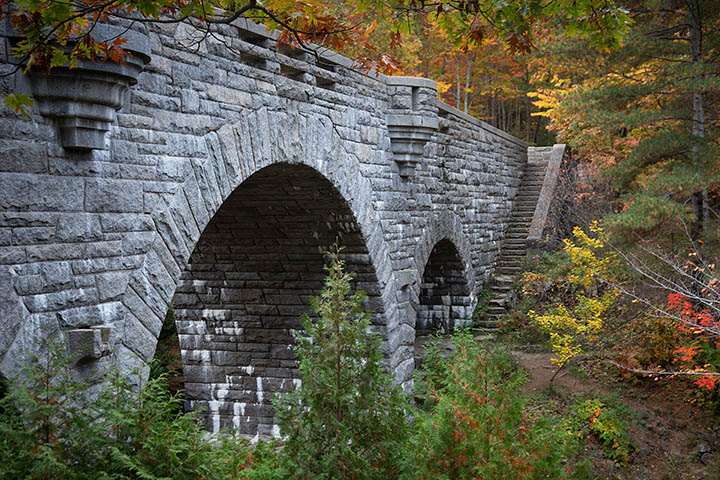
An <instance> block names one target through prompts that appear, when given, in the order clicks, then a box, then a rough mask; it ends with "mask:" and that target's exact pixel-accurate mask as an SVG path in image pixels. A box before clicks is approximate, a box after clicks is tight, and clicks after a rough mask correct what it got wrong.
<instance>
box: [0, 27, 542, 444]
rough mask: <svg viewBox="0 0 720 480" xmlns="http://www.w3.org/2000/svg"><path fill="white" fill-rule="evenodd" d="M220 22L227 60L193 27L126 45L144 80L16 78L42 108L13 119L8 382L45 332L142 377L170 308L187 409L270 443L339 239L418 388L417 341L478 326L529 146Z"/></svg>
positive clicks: (9, 141)
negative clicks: (297, 339)
mask: <svg viewBox="0 0 720 480" xmlns="http://www.w3.org/2000/svg"><path fill="white" fill-rule="evenodd" d="M227 28H228V31H227V32H226V34H227V37H226V38H225V40H227V41H230V42H232V44H233V47H234V48H233V49H227V48H225V45H224V44H223V43H222V42H221V41H219V40H218V39H217V38H208V39H207V40H205V41H204V43H202V44H200V47H201V48H200V50H199V51H198V52H195V53H189V52H187V51H184V50H180V49H178V47H177V44H178V41H179V40H182V39H183V38H186V37H187V36H188V35H191V34H192V32H188V31H187V28H186V27H185V26H183V25H160V26H156V27H154V29H153V30H151V31H149V32H139V33H138V32H134V33H132V35H133V36H132V38H131V39H130V42H129V45H131V47H132V49H134V50H133V52H134V59H135V60H134V62H135V64H136V65H135V64H134V65H135V66H134V67H133V65H130V66H128V68H130V67H133V68H135V71H103V68H105V67H103V66H101V65H89V64H84V65H81V66H80V68H79V69H77V70H75V71H69V73H68V71H63V70H62V69H60V70H59V71H57V72H56V73H55V74H54V75H56V77H52V76H51V77H49V79H48V77H44V76H42V75H40V74H29V75H28V76H23V75H22V74H17V75H15V76H14V77H11V78H10V80H8V82H9V83H8V84H7V85H6V87H8V88H10V89H12V90H15V91H25V92H29V93H31V94H32V95H33V97H34V99H35V111H34V113H33V114H32V116H31V118H29V119H28V118H21V117H19V116H16V115H15V114H13V113H11V112H8V111H5V110H3V111H2V112H1V115H2V117H1V118H0V122H1V125H2V128H1V129H0V154H1V155H0V312H2V319H1V320H0V373H2V375H5V376H9V375H13V373H14V372H17V371H18V368H19V365H20V364H21V363H22V362H23V358H24V355H26V354H27V352H32V351H36V350H37V349H38V348H39V344H40V343H41V339H42V338H43V337H46V336H47V335H49V334H52V333H53V332H60V333H61V335H62V336H63V337H64V338H65V339H66V341H67V342H68V344H69V345H70V346H71V348H72V349H74V350H76V351H77V352H78V358H80V359H81V361H79V362H78V366H77V368H78V371H81V372H85V371H93V370H95V369H98V368H103V367H104V366H106V365H108V364H111V363H115V364H118V365H120V366H121V368H123V369H131V368H132V367H140V368H141V369H144V368H146V365H147V362H149V361H150V360H151V359H152V358H153V355H154V351H155V345H156V342H157V336H158V335H159V333H160V329H161V327H162V323H163V319H164V317H165V314H166V312H167V310H168V308H169V307H172V308H174V310H175V312H176V315H177V326H178V332H179V335H180V344H181V348H182V350H183V363H184V369H185V381H186V391H187V397H188V399H189V403H190V404H191V406H204V407H206V409H207V412H208V424H209V426H210V428H211V429H217V428H224V427H228V426H234V427H236V428H239V429H240V430H242V431H243V432H245V433H253V432H260V433H270V432H271V431H272V425H273V421H272V408H271V406H270V404H269V398H270V394H271V393H272V392H275V391H282V390H285V389H287V388H292V385H293V384H294V383H295V382H296V381H297V378H296V376H297V372H296V369H295V359H294V358H293V356H292V352H291V350H290V347H289V346H290V344H291V342H292V331H293V330H294V329H297V328H298V326H299V324H298V317H299V314H300V313H302V312H305V311H307V310H308V298H309V297H310V296H311V295H313V294H316V293H317V292H318V291H319V288H320V287H321V280H322V275H323V271H322V267H323V255H322V252H323V251H325V250H326V249H328V248H329V247H330V245H331V244H332V243H333V242H334V240H335V238H339V239H340V242H341V243H342V244H343V245H345V246H346V250H345V252H344V255H345V258H346V260H347V261H348V263H349V267H350V269H352V270H353V271H355V272H357V277H356V284H357V286H358V287H360V288H362V289H364V290H366V291H367V292H368V294H369V297H368V300H367V301H368V307H369V308H371V309H372V310H373V311H374V312H375V314H374V320H373V328H374V329H375V330H376V331H377V332H378V333H380V334H381V335H382V337H383V339H384V346H383V349H384V353H385V355H386V359H387V365H388V367H389V369H390V370H391V371H392V372H393V373H394V374H395V377H396V378H397V381H398V382H400V383H401V384H403V386H404V387H406V388H408V389H410V388H412V372H413V368H414V359H413V342H414V338H415V332H416V330H428V329H434V328H449V327H452V326H453V325H454V326H458V325H463V324H468V323H469V322H470V318H471V314H472V309H473V307H474V305H475V301H476V295H477V292H478V290H479V289H480V288H481V286H482V284H483V283H484V282H485V281H486V280H488V278H489V276H490V274H491V273H492V270H493V268H494V265H495V263H496V261H497V256H498V252H499V249H500V245H501V242H502V241H503V236H504V232H505V229H506V227H507V224H508V221H509V213H510V211H511V208H512V205H513V198H514V195H515V193H516V191H517V188H518V185H519V183H520V178H521V176H522V174H523V170H524V167H525V164H526V163H527V148H528V147H527V145H526V144H524V143H523V142H522V141H520V140H518V139H516V138H514V137H512V136H510V135H508V134H506V133H504V132H501V131H499V130H497V129H494V128H493V127H491V126H489V125H487V124H485V123H483V122H481V121H479V120H477V119H474V118H472V117H470V116H468V115H466V114H464V113H462V112H460V111H458V110H455V109H454V108H452V107H450V106H448V105H445V104H442V103H439V102H438V101H437V100H436V97H437V92H436V85H435V83H434V82H432V81H429V80H424V79H417V78H407V77H385V76H382V75H380V76H370V75H365V74H362V73H359V72H357V71H355V70H352V69H351V68H348V67H349V66H350V63H351V62H350V61H349V60H347V59H345V58H344V57H340V56H338V55H336V54H333V53H330V52H320V54H319V55H318V56H313V55H308V54H306V53H304V52H301V51H294V50H292V49H287V48H285V47H277V45H276V42H275V40H274V37H273V35H272V34H269V33H267V32H265V31H264V29H261V28H259V27H257V26H255V25H253V24H249V23H242V24H239V25H238V26H234V27H227ZM108 29H109V30H110V31H112V27H108ZM0 34H2V35H3V36H2V38H0V40H1V41H2V43H1V45H2V50H0V59H2V60H1V62H2V65H4V67H9V65H10V64H11V63H12V61H13V59H12V57H11V56H10V55H9V54H8V52H9V46H10V45H11V44H12V42H13V41H14V37H13V32H12V31H11V30H10V29H9V28H7V26H4V27H3V29H2V30H0ZM103 65H105V64H103ZM143 68H144V71H142V73H140V70H142V69H143ZM53 78H59V79H60V80H58V82H59V83H53V81H54V80H53ZM72 82H80V83H79V84H73V83H72ZM135 82H136V84H135V85H133V83H135ZM103 88H106V89H111V90H112V92H114V93H112V92H110V93H107V92H105V93H103V90H102V89H103ZM111 97H112V98H115V99H116V100H117V102H116V103H114V104H111V102H109V101H104V100H102V99H107V98H111ZM98 99H100V100H98ZM114 101H115V100H114ZM92 102H96V104H97V105H95V104H92ZM91 104H92V105H91ZM97 109H104V113H103V114H102V115H99V114H97V113H96V112H97ZM115 110H117V113H115ZM101 117H102V118H101Z"/></svg>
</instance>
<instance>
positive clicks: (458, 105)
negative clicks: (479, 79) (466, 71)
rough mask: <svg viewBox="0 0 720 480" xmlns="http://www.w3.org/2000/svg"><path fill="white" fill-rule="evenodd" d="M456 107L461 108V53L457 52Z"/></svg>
mask: <svg viewBox="0 0 720 480" xmlns="http://www.w3.org/2000/svg"><path fill="white" fill-rule="evenodd" d="M455 85H456V87H457V88H456V89H455V108H457V109H458V110H460V54H459V53H457V52H455Z"/></svg>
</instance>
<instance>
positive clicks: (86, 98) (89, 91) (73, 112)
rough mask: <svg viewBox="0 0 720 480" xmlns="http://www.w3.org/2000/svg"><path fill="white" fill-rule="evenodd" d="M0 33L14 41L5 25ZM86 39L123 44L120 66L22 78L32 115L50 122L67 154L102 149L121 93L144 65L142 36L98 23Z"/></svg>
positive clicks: (90, 65)
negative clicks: (29, 91)
mask: <svg viewBox="0 0 720 480" xmlns="http://www.w3.org/2000/svg"><path fill="white" fill-rule="evenodd" d="M0 33H2V34H3V35H5V36H8V37H11V39H13V40H16V39H18V38H19V37H18V35H17V33H16V32H14V31H13V30H12V29H11V27H9V26H7V25H6V28H5V29H3V31H0ZM91 35H92V36H93V38H94V39H95V41H96V42H105V43H108V42H112V41H113V40H115V39H117V38H124V39H126V40H127V41H126V42H125V43H124V44H123V48H124V49H125V50H126V51H128V52H129V53H130V55H127V56H125V57H124V58H123V63H115V62H112V61H105V62H103V61H99V60H97V61H94V62H92V61H89V60H80V61H79V62H78V65H77V67H73V68H70V66H69V65H65V66H61V67H55V68H53V69H52V70H51V71H50V72H40V71H36V70H32V69H31V70H30V72H29V73H28V77H29V79H30V85H31V88H32V94H33V98H34V99H35V103H36V104H37V107H38V110H39V111H40V113H41V114H42V115H43V116H46V117H51V118H53V119H55V120H56V122H57V126H58V130H59V137H60V144H61V145H62V147H64V148H68V149H80V150H92V149H102V148H104V146H105V133H106V132H107V131H108V130H110V127H111V125H112V124H113V122H114V121H115V111H116V110H119V109H120V107H122V103H123V95H124V91H125V89H126V88H127V87H128V86H129V85H134V84H135V83H137V77H138V75H140V72H142V70H143V68H144V66H145V64H146V63H148V62H149V61H150V56H149V55H150V41H149V39H148V36H147V35H146V34H145V33H143V32H140V31H137V30H135V29H132V30H131V29H129V28H125V27H121V26H117V25H109V24H104V23H98V24H95V25H93V27H92V32H91Z"/></svg>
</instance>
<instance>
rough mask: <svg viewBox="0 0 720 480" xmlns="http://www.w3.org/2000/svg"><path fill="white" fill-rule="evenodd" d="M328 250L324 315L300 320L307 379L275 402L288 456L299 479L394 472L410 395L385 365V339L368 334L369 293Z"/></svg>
mask: <svg viewBox="0 0 720 480" xmlns="http://www.w3.org/2000/svg"><path fill="white" fill-rule="evenodd" d="M338 253H339V252H336V253H330V254H329V255H330V259H331V262H330V265H329V266H328V267H326V270H327V272H328V276H327V278H326V280H325V288H324V289H323V290H322V292H321V294H320V296H319V297H317V298H315V299H313V303H312V306H313V310H314V311H315V312H316V313H317V314H318V315H319V316H318V317H317V318H312V317H310V316H308V315H304V316H303V319H302V323H303V328H304V329H305V336H302V337H300V338H298V339H297V345H296V347H295V350H296V352H297V354H298V356H299V358H300V373H301V375H302V385H301V386H300V387H298V388H297V389H296V390H295V391H294V392H292V393H290V394H288V395H286V396H285V397H282V398H281V399H279V400H276V408H277V411H278V417H279V420H280V428H281V433H282V434H283V435H284V436H286V437H287V438H286V443H285V447H284V449H283V459H284V461H285V462H286V463H287V470H288V471H289V472H293V474H294V476H295V477H296V478H317V479H339V478H354V479H373V478H377V479H386V478H395V477H396V476H397V475H396V472H395V471H394V467H393V463H394V460H396V458H397V455H398V454H399V449H400V448H401V447H402V443H403V441H404V440H405V438H406V436H407V435H406V432H407V431H408V425H407V422H406V417H407V415H408V410H407V407H406V405H407V404H406V400H405V398H404V396H403V394H402V392H401V391H400V389H399V388H397V387H392V385H391V380H390V377H389V375H388V373H387V371H386V370H385V368H384V367H383V364H382V354H381V353H380V342H381V341H380V338H379V337H378V336H377V335H370V334H368V329H369V327H370V313H369V312H367V311H364V310H363V309H362V301H363V299H364V298H365V294H364V292H356V293H354V294H352V295H351V294H350V282H351V280H352V275H351V274H350V273H345V272H344V271H343V268H344V263H343V261H342V260H341V259H340V258H339V256H338Z"/></svg>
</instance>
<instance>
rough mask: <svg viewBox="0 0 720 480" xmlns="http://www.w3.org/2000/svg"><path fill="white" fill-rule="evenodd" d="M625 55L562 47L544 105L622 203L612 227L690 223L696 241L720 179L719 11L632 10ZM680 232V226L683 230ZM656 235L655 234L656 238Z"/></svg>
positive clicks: (642, 6) (684, 7) (693, 2)
mask: <svg viewBox="0 0 720 480" xmlns="http://www.w3.org/2000/svg"><path fill="white" fill-rule="evenodd" d="M625 6H626V7H627V9H628V11H629V12H630V14H631V16H632V18H633V19H634V22H635V23H634V25H633V26H632V28H631V30H630V32H629V33H628V35H627V36H626V38H625V43H624V45H623V47H622V48H620V49H618V50H615V51H612V52H602V51H594V53H593V50H592V49H591V48H589V46H588V45H583V44H581V43H578V42H577V41H576V40H573V43H574V44H573V45H571V44H570V42H569V41H567V40H566V41H565V42H566V43H565V44H564V45H561V50H564V52H563V53H564V55H563V58H564V59H566V60H567V61H568V64H566V65H564V66H562V67H560V68H558V69H556V72H555V73H556V74H558V77H559V78H558V79H556V85H558V86H559V88H557V89H556V90H555V91H553V92H543V93H544V94H545V96H543V95H542V94H541V101H540V102H539V103H540V104H541V105H543V106H546V107H551V108H550V109H549V110H548V112H547V113H548V115H549V116H550V117H551V118H552V121H553V125H554V127H555V129H556V130H558V131H559V133H560V137H561V139H562V140H564V141H567V142H568V143H571V144H572V145H573V146H574V147H576V148H578V149H579V151H580V153H581V154H583V155H585V156H586V157H588V158H591V159H592V160H594V161H595V162H597V163H598V164H600V165H601V166H602V167H604V168H605V169H606V171H607V172H608V174H609V175H610V177H611V178H612V180H613V181H614V185H615V187H616V189H617V191H618V193H619V194H620V205H619V209H618V210H619V213H617V214H616V215H614V216H613V217H612V218H611V220H612V223H613V224H614V225H615V227H620V228H622V229H626V230H633V231H652V230H653V229H657V228H658V227H660V226H666V225H669V224H673V222H675V221H676V220H677V219H683V220H684V221H686V222H689V223H690V224H691V226H692V227H691V230H692V236H693V239H695V240H696V239H699V238H700V235H701V233H702V231H703V228H704V226H706V225H707V222H708V221H709V219H708V189H712V187H713V186H714V185H716V184H717V182H718V179H719V174H720V151H719V149H718V139H719V137H718V132H717V130H716V126H717V121H718V117H717V114H718V110H717V100H718V96H719V95H720V69H719V65H718V58H719V55H720V31H719V30H718V26H720V3H718V2H717V1H714V0H687V1H670V0H628V1H626V2H625ZM676 226H677V224H676ZM656 231H657V230H656Z"/></svg>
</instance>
